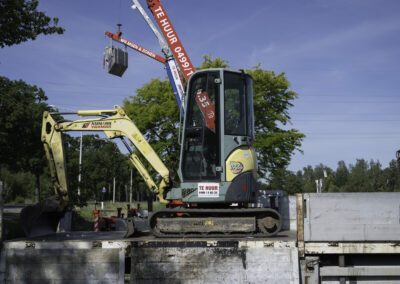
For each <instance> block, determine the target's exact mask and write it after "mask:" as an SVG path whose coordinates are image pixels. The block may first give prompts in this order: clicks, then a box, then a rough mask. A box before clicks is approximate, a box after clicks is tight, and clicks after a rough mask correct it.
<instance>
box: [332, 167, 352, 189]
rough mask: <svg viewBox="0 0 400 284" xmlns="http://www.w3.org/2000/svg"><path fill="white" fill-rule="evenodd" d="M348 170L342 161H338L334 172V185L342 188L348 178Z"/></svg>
mask: <svg viewBox="0 0 400 284" xmlns="http://www.w3.org/2000/svg"><path fill="white" fill-rule="evenodd" d="M349 174H350V173H349V170H348V168H347V166H346V163H345V162H344V161H339V162H338V166H337V168H336V174H335V185H336V186H337V187H339V188H343V187H344V186H345V185H346V183H347V181H348V179H349Z"/></svg>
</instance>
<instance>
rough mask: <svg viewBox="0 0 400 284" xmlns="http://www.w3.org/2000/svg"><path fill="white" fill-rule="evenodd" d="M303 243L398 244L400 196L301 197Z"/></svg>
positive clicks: (353, 194) (344, 194)
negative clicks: (363, 242) (302, 203)
mask: <svg viewBox="0 0 400 284" xmlns="http://www.w3.org/2000/svg"><path fill="white" fill-rule="evenodd" d="M304 199H305V201H306V205H305V206H306V208H305V217H304V241H306V242H307V241H308V242H310V241H399V240H400V193H398V192H388V193H371V192H369V193H334V194H333V193H332V194H330V193H322V194H304Z"/></svg>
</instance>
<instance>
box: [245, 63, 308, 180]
mask: <svg viewBox="0 0 400 284" xmlns="http://www.w3.org/2000/svg"><path fill="white" fill-rule="evenodd" d="M247 72H249V73H250V74H251V75H252V76H253V80H254V81H253V91H254V114H255V132H256V141H255V144H254V145H255V148H256V151H257V157H258V163H259V168H260V172H261V173H263V174H264V176H266V173H267V172H270V173H271V174H275V173H276V172H277V171H279V169H282V168H286V167H287V166H288V165H289V162H290V159H291V156H292V155H293V152H294V151H295V150H300V146H301V141H302V140H303V139H304V137H305V135H304V134H302V133H300V132H299V131H298V130H296V129H283V128H282V127H281V126H280V125H283V126H286V125H287V124H288V123H290V115H289V108H290V107H292V106H293V103H292V101H293V100H294V99H296V98H297V94H296V93H295V92H293V91H291V90H289V87H290V83H289V81H288V80H287V79H286V77H285V74H284V73H281V74H279V75H275V73H274V72H273V71H269V70H263V69H261V68H260V64H259V65H257V66H255V67H253V68H252V69H251V70H247Z"/></svg>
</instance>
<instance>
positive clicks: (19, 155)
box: [0, 77, 50, 175]
mask: <svg viewBox="0 0 400 284" xmlns="http://www.w3.org/2000/svg"><path fill="white" fill-rule="evenodd" d="M46 100H47V97H46V96H45V94H44V92H43V90H42V89H40V88H38V87H37V86H31V85H28V84H26V83H25V82H23V81H21V80H20V81H11V80H9V79H7V78H6V77H0V125H2V129H1V130H0V148H1V149H2V151H1V153H0V163H1V165H2V166H3V167H4V166H6V167H7V168H9V169H10V170H13V171H19V170H24V171H30V172H32V173H33V174H35V175H40V174H41V173H42V168H43V163H44V162H45V161H44V150H43V145H42V143H41V141H40V136H41V128H42V115H43V112H44V111H45V110H50V107H49V106H48V105H47V103H46Z"/></svg>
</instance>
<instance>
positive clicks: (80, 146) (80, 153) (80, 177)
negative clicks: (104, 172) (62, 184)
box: [78, 131, 82, 196]
mask: <svg viewBox="0 0 400 284" xmlns="http://www.w3.org/2000/svg"><path fill="white" fill-rule="evenodd" d="M81 180H82V131H81V142H80V145H79V175H78V196H80V195H81Z"/></svg>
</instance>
